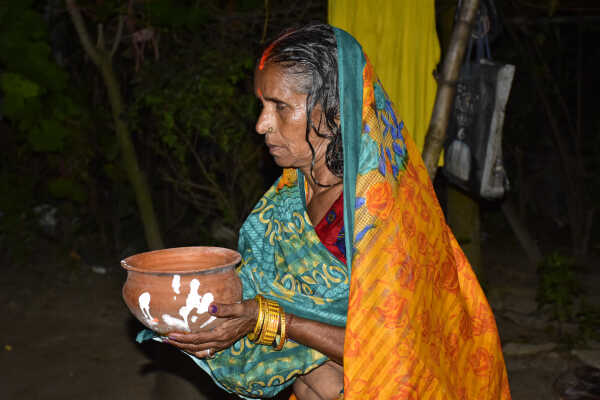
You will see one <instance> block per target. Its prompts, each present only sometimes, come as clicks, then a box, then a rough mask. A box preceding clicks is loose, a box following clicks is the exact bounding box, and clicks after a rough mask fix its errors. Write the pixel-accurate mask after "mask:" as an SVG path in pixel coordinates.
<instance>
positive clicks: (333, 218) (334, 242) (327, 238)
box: [315, 193, 346, 264]
mask: <svg viewBox="0 0 600 400" xmlns="http://www.w3.org/2000/svg"><path fill="white" fill-rule="evenodd" d="M315 231H316V232H317V235H318V236H319V239H321V242H322V243H323V244H324V245H325V247H326V248H327V250H329V251H330V252H331V254H333V255H334V256H336V258H337V259H338V260H340V261H341V262H343V263H344V264H346V241H345V237H344V194H343V193H342V194H340V197H338V199H337V200H336V201H335V202H334V203H333V205H332V206H331V208H330V209H329V211H327V214H325V216H324V217H323V219H322V220H321V222H319V223H318V224H317V226H316V227H315Z"/></svg>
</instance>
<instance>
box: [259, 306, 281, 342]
mask: <svg viewBox="0 0 600 400" xmlns="http://www.w3.org/2000/svg"><path fill="white" fill-rule="evenodd" d="M265 301H266V303H267V307H266V308H267V312H266V316H265V322H264V324H263V329H262V331H261V333H260V338H259V339H258V343H260V344H265V345H268V346H271V345H272V344H273V342H274V341H275V336H277V331H278V330H279V304H277V302H276V301H273V300H269V299H266V300H265Z"/></svg>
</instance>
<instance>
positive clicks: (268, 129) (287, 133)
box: [254, 63, 327, 168]
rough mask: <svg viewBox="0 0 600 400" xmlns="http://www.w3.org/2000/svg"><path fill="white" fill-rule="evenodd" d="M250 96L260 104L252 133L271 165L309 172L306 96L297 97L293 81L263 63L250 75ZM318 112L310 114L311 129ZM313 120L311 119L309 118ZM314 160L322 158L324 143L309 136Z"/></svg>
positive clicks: (302, 94)
mask: <svg viewBox="0 0 600 400" xmlns="http://www.w3.org/2000/svg"><path fill="white" fill-rule="evenodd" d="M254 93H255V95H256V97H258V99H259V101H260V102H261V104H262V110H261V113H260V115H259V117H258V121H256V132H258V133H259V134H260V135H265V143H266V145H267V147H269V153H271V155H272V156H273V158H274V160H275V163H277V165H279V166H280V167H285V168H289V167H292V168H310V164H311V161H312V154H311V151H310V147H309V146H308V143H307V142H306V97H307V94H306V93H300V92H299V90H298V84H297V82H296V80H295V78H294V77H293V76H291V75H289V74H287V73H286V71H285V69H283V68H282V67H281V66H279V65H278V64H272V63H267V64H266V65H265V67H264V68H263V69H262V70H260V69H257V70H256V72H255V75H254ZM320 114H321V113H320V111H317V110H314V111H313V117H315V116H316V122H313V124H314V125H315V126H318V117H319V116H320ZM313 119H315V118H313ZM310 139H311V143H312V145H313V147H314V149H315V153H316V157H315V158H316V159H317V160H318V159H320V158H321V157H319V156H320V154H324V151H325V149H326V147H327V146H326V145H325V144H326V143H325V142H326V140H327V139H324V138H321V137H318V136H317V135H315V134H314V131H313V132H311V136H310Z"/></svg>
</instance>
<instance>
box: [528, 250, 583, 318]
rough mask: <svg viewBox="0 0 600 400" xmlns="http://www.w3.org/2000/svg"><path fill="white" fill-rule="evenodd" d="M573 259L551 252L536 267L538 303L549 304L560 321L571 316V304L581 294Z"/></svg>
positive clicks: (541, 304)
mask: <svg viewBox="0 0 600 400" xmlns="http://www.w3.org/2000/svg"><path fill="white" fill-rule="evenodd" d="M573 266H574V263H573V260H572V259H570V258H568V257H565V256H563V255H561V254H560V253H559V252H556V251H555V252H553V253H551V254H550V255H549V256H547V257H546V258H545V259H544V261H543V262H542V263H541V264H540V266H539V267H538V277H539V281H538V292H537V301H538V305H539V306H540V307H541V306H544V305H547V304H548V305H550V306H551V307H552V311H553V314H554V317H555V318H556V319H558V320H559V321H560V322H565V321H567V320H571V319H572V318H573V304H574V303H575V300H576V298H577V297H578V296H579V295H580V294H581V292H580V290H581V288H580V285H579V283H578V282H577V278H576V276H575V272H574V271H573Z"/></svg>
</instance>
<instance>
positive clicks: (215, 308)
mask: <svg viewBox="0 0 600 400" xmlns="http://www.w3.org/2000/svg"><path fill="white" fill-rule="evenodd" d="M208 312H209V313H211V314H214V313H216V312H217V306H215V305H212V306H210V307H208Z"/></svg>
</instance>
